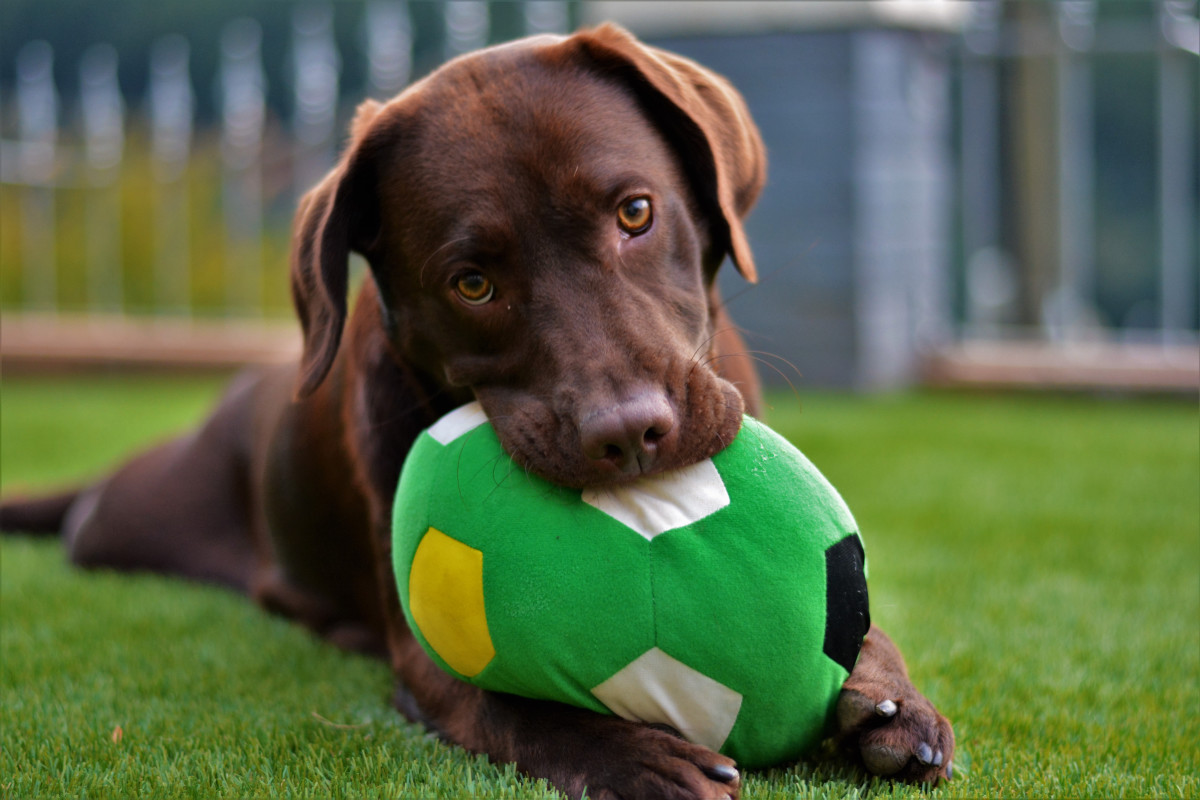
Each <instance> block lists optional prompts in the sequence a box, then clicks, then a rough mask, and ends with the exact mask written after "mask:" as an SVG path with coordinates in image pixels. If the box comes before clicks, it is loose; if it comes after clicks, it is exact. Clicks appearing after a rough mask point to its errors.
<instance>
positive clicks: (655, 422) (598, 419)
mask: <svg viewBox="0 0 1200 800" xmlns="http://www.w3.org/2000/svg"><path fill="white" fill-rule="evenodd" d="M674 428H675V411H674V409H672V408H671V402H670V401H669V400H668V399H667V397H666V395H664V394H663V393H662V392H657V391H646V392H640V393H638V394H635V395H632V396H631V397H629V398H628V399H626V400H624V401H623V402H621V403H618V404H616V405H613V406H608V407H606V408H603V409H601V410H599V411H596V412H594V413H592V414H589V415H587V416H585V417H584V418H583V420H581V421H580V423H579V437H580V444H581V445H582V447H583V454H584V455H585V456H587V458H588V459H589V460H591V461H592V462H596V463H605V462H607V463H608V464H611V465H612V466H613V467H615V468H616V469H617V470H618V471H619V472H621V473H622V474H624V475H629V476H633V475H640V474H642V473H644V472H649V471H650V470H651V469H652V468H653V467H654V463H655V461H656V460H657V458H658V455H659V451H660V449H661V444H662V441H663V439H665V438H666V437H667V435H668V434H670V433H671V431H672V430H674Z"/></svg>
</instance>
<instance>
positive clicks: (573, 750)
mask: <svg viewBox="0 0 1200 800" xmlns="http://www.w3.org/2000/svg"><path fill="white" fill-rule="evenodd" d="M400 655H401V660H400V662H399V663H398V664H397V665H396V666H397V670H398V672H399V678H400V681H401V684H400V686H399V687H398V689H397V695H396V706H397V707H398V708H399V709H400V711H401V712H403V713H404V714H405V716H407V717H409V718H410V719H413V720H414V721H417V722H421V723H423V724H425V725H426V726H428V727H430V728H432V729H434V730H436V731H437V733H438V734H439V735H441V736H442V737H444V738H446V739H448V740H449V741H452V742H454V743H456V744H458V745H461V746H462V747H464V748H466V749H467V750H470V751H472V752H475V753H482V754H484V755H486V756H488V757H489V758H490V759H491V760H492V761H495V762H497V763H508V762H512V763H515V764H516V765H517V768H518V769H520V770H522V771H523V772H525V773H527V774H528V775H530V776H532V777H535V778H544V779H546V780H547V781H548V782H549V783H550V784H551V785H553V786H554V787H556V788H558V789H560V790H561V791H563V792H565V793H566V794H567V795H568V796H569V797H573V798H577V797H580V796H582V795H583V793H584V792H585V791H586V792H587V796H588V797H589V798H625V800H637V799H638V798H645V799H646V800H650V799H651V798H654V799H656V800H657V799H659V798H661V799H662V800H702V799H704V800H707V799H708V798H712V799H713V800H718V799H719V798H736V797H737V796H738V790H739V786H740V782H741V776H740V775H739V774H738V771H737V769H736V768H735V767H734V762H733V761H732V760H731V759H729V758H726V757H725V756H722V755H719V754H718V753H715V752H713V751H712V750H709V749H708V748H706V747H701V746H699V745H694V744H690V743H688V742H686V741H684V740H683V739H681V738H679V737H678V736H676V735H674V734H673V733H672V732H670V731H666V730H662V729H659V728H656V727H651V726H649V725H641V724H637V723H633V722H628V721H626V720H623V719H621V718H619V717H609V716H604V715H601V714H596V713H594V712H592V711H588V710H587V709H582V708H574V707H572V706H567V705H563V704H561V703H554V702H549V701H541V700H529V699H526V698H523V697H515V696H513V695H506V694H498V693H495V692H485V691H483V690H482V689H478V688H476V687H474V686H471V685H470V684H467V683H463V682H461V681H458V680H455V679H454V678H453V677H451V676H450V675H447V674H446V673H444V672H442V671H441V670H440V669H439V668H438V667H437V666H436V665H435V664H434V663H433V661H431V660H430V659H429V657H428V656H427V655H426V654H425V652H424V651H423V650H422V649H421V648H420V646H419V645H418V644H417V642H416V640H415V639H414V638H413V637H412V636H411V635H410V636H408V637H407V639H406V641H405V642H404V643H403V644H402V652H401V653H400Z"/></svg>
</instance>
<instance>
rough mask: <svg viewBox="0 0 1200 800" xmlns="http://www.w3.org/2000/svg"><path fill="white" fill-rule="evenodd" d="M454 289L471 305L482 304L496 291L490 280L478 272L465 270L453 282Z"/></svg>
mask: <svg viewBox="0 0 1200 800" xmlns="http://www.w3.org/2000/svg"><path fill="white" fill-rule="evenodd" d="M454 290H455V291H456V292H458V296H459V297H461V298H462V299H463V301H464V302H466V303H468V304H470V305H473V306H481V305H483V304H484V303H486V302H488V301H489V300H491V299H492V295H494V294H495V293H496V287H495V286H493V285H492V282H491V281H489V280H488V279H487V278H485V277H484V276H483V275H480V274H479V273H478V272H465V273H463V274H462V275H460V276H459V277H458V280H457V281H456V282H455V284H454Z"/></svg>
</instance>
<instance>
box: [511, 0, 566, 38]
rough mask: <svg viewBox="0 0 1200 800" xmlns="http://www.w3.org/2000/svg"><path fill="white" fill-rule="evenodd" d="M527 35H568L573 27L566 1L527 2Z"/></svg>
mask: <svg viewBox="0 0 1200 800" xmlns="http://www.w3.org/2000/svg"><path fill="white" fill-rule="evenodd" d="M523 5H524V11H525V33H527V34H529V35H531V36H532V35H535V34H539V33H566V32H567V28H569V27H570V26H571V20H570V14H569V12H568V9H567V4H566V2H565V1H564V0H525V3H524V4H523Z"/></svg>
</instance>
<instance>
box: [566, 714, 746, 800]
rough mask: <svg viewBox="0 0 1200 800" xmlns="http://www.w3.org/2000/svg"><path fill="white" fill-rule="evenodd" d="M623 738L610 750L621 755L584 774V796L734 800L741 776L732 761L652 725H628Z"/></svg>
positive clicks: (625, 799)
mask: <svg viewBox="0 0 1200 800" xmlns="http://www.w3.org/2000/svg"><path fill="white" fill-rule="evenodd" d="M624 733H625V735H623V736H621V737H620V744H619V745H617V746H616V747H614V748H612V749H613V750H619V751H621V752H610V753H609V754H608V756H609V759H608V761H607V763H606V764H603V765H595V766H594V767H593V769H592V770H589V772H591V773H592V774H591V775H589V776H586V778H585V780H586V781H587V785H585V786H583V787H581V788H583V789H584V790H585V791H586V792H587V797H589V798H594V799H595V800H599V799H600V798H604V800H615V798H622V799H623V800H634V799H635V798H645V800H660V798H661V800H724V798H728V800H736V798H737V796H738V792H739V791H740V790H741V774H740V773H739V772H738V770H737V767H736V766H735V765H734V762H733V760H732V759H730V758H727V757H725V756H723V755H720V754H719V753H716V752H713V751H712V750H710V749H708V748H707V747H702V746H700V745H694V744H691V743H689V742H687V741H685V740H683V739H681V738H679V737H678V736H676V735H673V734H672V733H670V732H667V731H664V730H661V729H659V728H657V727H654V726H647V725H637V724H629V726H628V729H627V731H625V732H624ZM613 744H615V745H616V742H613ZM571 794H572V795H574V794H575V792H571Z"/></svg>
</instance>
